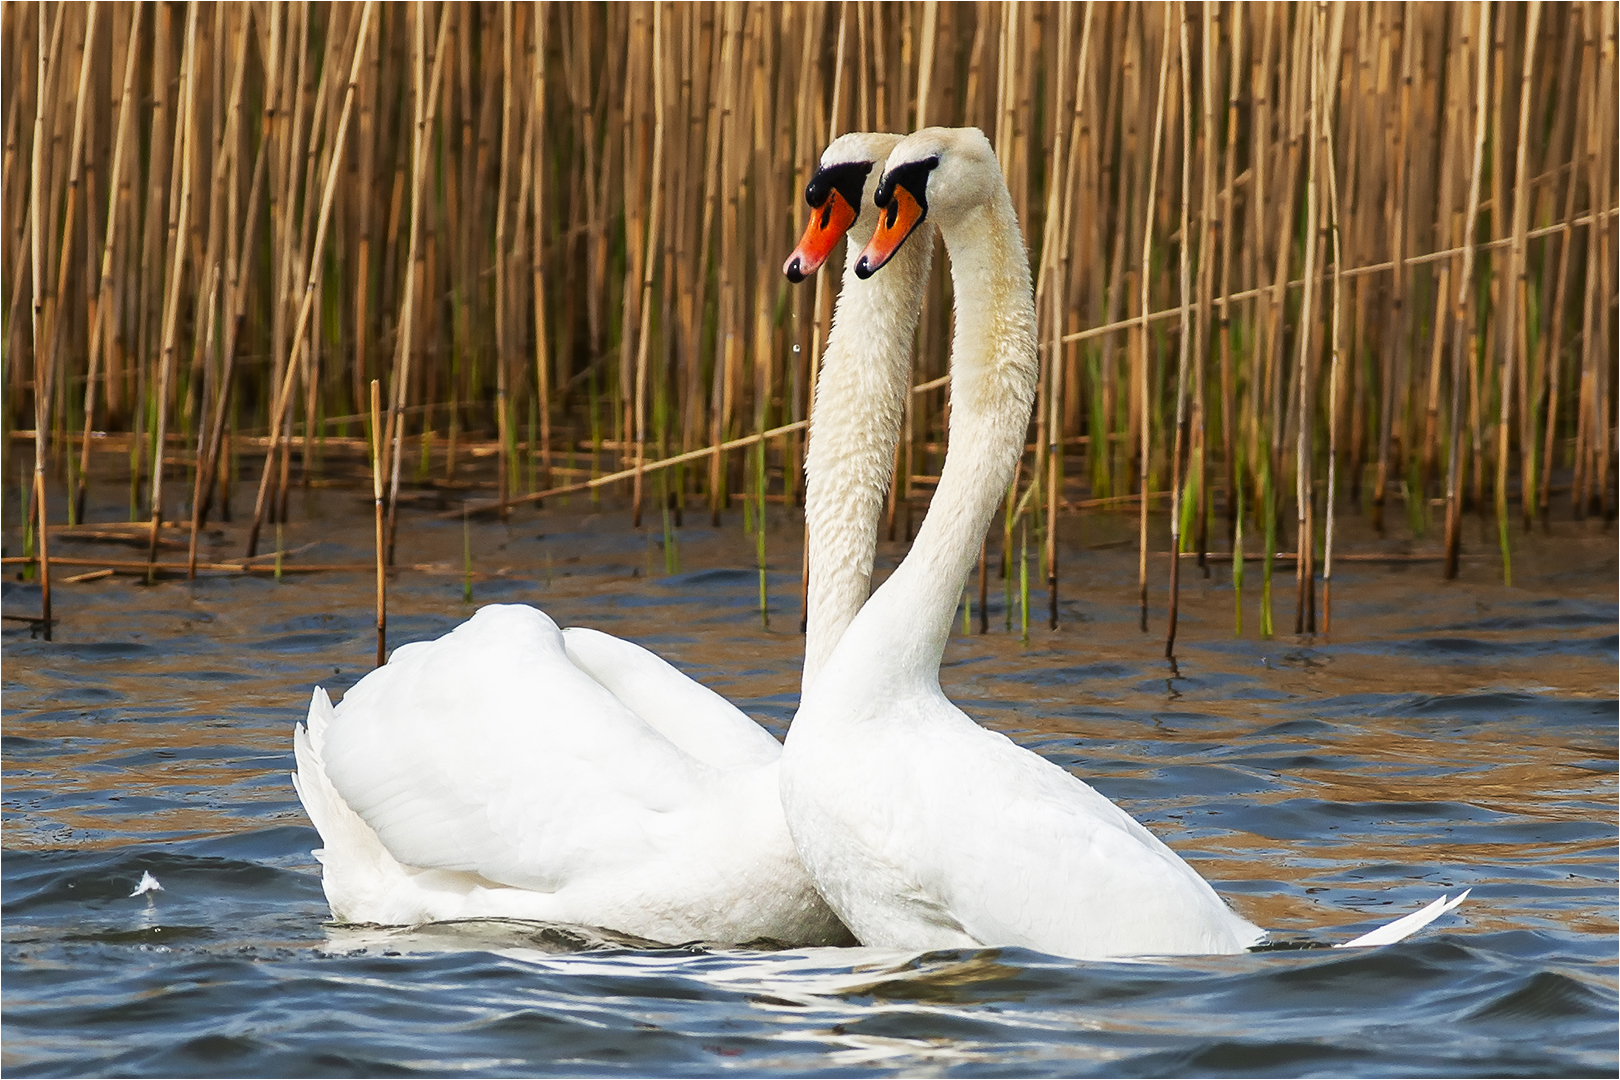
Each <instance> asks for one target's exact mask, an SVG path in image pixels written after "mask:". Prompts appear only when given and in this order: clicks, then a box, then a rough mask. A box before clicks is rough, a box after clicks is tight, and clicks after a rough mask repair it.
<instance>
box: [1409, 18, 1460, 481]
mask: <svg viewBox="0 0 1620 1080" xmlns="http://www.w3.org/2000/svg"><path fill="white" fill-rule="evenodd" d="M1447 62H1448V64H1449V65H1450V68H1451V71H1450V72H1449V74H1448V78H1447V80H1446V83H1447V91H1446V93H1447V100H1446V123H1445V129H1444V131H1445V134H1444V136H1443V137H1444V138H1445V140H1446V141H1445V147H1444V150H1443V151H1442V156H1441V161H1440V180H1439V187H1438V189H1437V191H1436V195H1435V199H1436V203H1437V209H1436V217H1437V221H1436V228H1435V236H1436V239H1437V240H1438V241H1439V242H1440V243H1443V244H1446V245H1447V246H1448V247H1456V246H1458V245H1460V244H1461V243H1462V242H1463V237H1461V236H1459V235H1457V234H1458V232H1459V231H1460V230H1461V229H1463V228H1465V227H1466V225H1465V224H1464V223H1463V222H1462V221H1461V220H1460V219H1459V218H1458V217H1457V215H1456V210H1455V188H1456V177H1457V173H1456V164H1455V163H1456V149H1457V147H1459V146H1460V145H1462V139H1463V134H1464V128H1465V122H1466V118H1465V117H1463V116H1462V115H1461V113H1462V108H1463V104H1462V103H1463V97H1464V94H1466V92H1467V90H1466V80H1467V74H1466V71H1467V67H1466V65H1467V58H1466V56H1465V55H1464V52H1463V50H1455V51H1453V52H1451V53H1450V54H1448V58H1447ZM1459 65H1460V66H1459ZM1459 255H1460V253H1459ZM1451 272H1452V268H1451V263H1450V262H1447V263H1443V264H1441V266H1440V280H1439V285H1438V287H1437V288H1436V289H1435V315H1434V327H1435V333H1434V335H1433V337H1434V340H1433V342H1432V347H1431V349H1430V353H1429V392H1428V394H1429V396H1428V408H1427V410H1426V413H1425V421H1424V428H1423V472H1422V484H1421V487H1420V490H1419V491H1418V492H1416V493H1415V494H1416V497H1417V498H1418V499H1419V500H1426V499H1427V498H1428V493H1429V491H1430V489H1431V488H1432V486H1433V484H1434V473H1435V467H1436V461H1437V455H1438V453H1439V438H1440V382H1441V375H1442V371H1443V368H1442V360H1443V357H1444V351H1445V343H1446V335H1445V333H1444V332H1443V331H1442V329H1441V328H1442V327H1445V326H1446V325H1447V322H1448V320H1447V317H1446V310H1447V306H1448V305H1449V303H1450V299H1449V298H1450V294H1451Z"/></svg>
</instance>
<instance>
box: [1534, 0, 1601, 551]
mask: <svg viewBox="0 0 1620 1080" xmlns="http://www.w3.org/2000/svg"><path fill="white" fill-rule="evenodd" d="M1576 10H1577V11H1578V12H1579V13H1580V22H1581V29H1580V33H1581V37H1582V41H1581V75H1580V78H1579V79H1578V80H1577V82H1576V86H1577V87H1578V88H1579V89H1578V90H1577V93H1576V113H1577V116H1576V121H1575V125H1576V134H1575V146H1574V148H1573V152H1572V154H1571V157H1570V174H1571V175H1570V184H1569V195H1568V202H1567V203H1566V214H1565V219H1566V221H1567V220H1568V218H1569V214H1570V213H1572V212H1573V208H1574V205H1575V190H1576V189H1577V188H1579V187H1580V186H1581V184H1580V172H1581V169H1580V164H1581V163H1582V162H1585V161H1590V160H1591V157H1592V155H1593V153H1594V152H1595V151H1594V149H1593V147H1592V146H1591V142H1592V138H1593V136H1594V134H1595V130H1594V126H1593V124H1592V120H1591V112H1592V108H1593V104H1594V102H1595V99H1596V95H1595V94H1594V93H1593V89H1592V88H1593V86H1594V85H1595V82H1596V70H1595V66H1596V62H1597V35H1596V34H1595V33H1594V32H1593V28H1592V15H1591V12H1590V10H1588V9H1587V8H1586V7H1585V6H1584V5H1583V6H1582V7H1581V8H1578V9H1576ZM1588 172H1589V170H1588ZM1590 198H1591V196H1590V194H1588V200H1589V205H1590ZM1571 239H1572V238H1571V237H1569V236H1567V235H1566V238H1565V241H1564V242H1565V245H1566V246H1569V245H1570V243H1571ZM1591 247H1592V238H1591V235H1590V234H1588V236H1587V248H1588V251H1587V256H1588V272H1590V261H1591ZM1565 265H1567V263H1566V264H1564V265H1561V266H1560V273H1561V278H1560V281H1559V295H1558V301H1557V303H1555V304H1554V307H1553V328H1554V349H1555V350H1556V349H1557V341H1558V339H1559V338H1560V337H1561V336H1562V330H1563V327H1562V316H1563V314H1564V304H1565V296H1564V285H1565V282H1564V280H1563V279H1562V271H1563V269H1564V268H1565ZM1589 284H1590V282H1588V285H1589ZM1582 318H1583V321H1582V324H1581V333H1582V340H1583V343H1584V336H1585V330H1586V325H1587V324H1586V322H1585V309H1584V308H1583V311H1582ZM1555 355H1557V356H1558V360H1559V361H1560V363H1559V364H1558V368H1557V369H1556V370H1557V374H1556V375H1555V377H1554V382H1553V392H1552V398H1551V401H1550V402H1549V404H1548V409H1547V451H1548V454H1547V465H1548V473H1549V474H1550V472H1551V466H1552V451H1553V449H1554V447H1555V446H1556V443H1555V441H1554V437H1553V431H1554V429H1555V420H1556V416H1557V408H1558V397H1559V395H1558V389H1559V383H1560V382H1562V370H1561V369H1562V363H1561V361H1562V356H1561V355H1559V354H1557V353H1556V352H1555ZM1575 359H1576V358H1575V357H1573V356H1572V357H1571V360H1572V361H1575ZM1581 361H1584V349H1583V356H1582V357H1581ZM1584 373H1585V364H1584V362H1579V363H1577V365H1576V368H1575V371H1574V372H1572V373H1571V374H1572V377H1573V378H1574V380H1575V381H1576V387H1573V388H1572V389H1575V390H1576V400H1575V418H1574V425H1575V442H1574V445H1573V447H1572V448H1571V451H1570V455H1569V461H1570V465H1571V467H1572V469H1573V475H1572V477H1571V478H1570V502H1571V510H1572V511H1574V513H1575V516H1576V519H1577V520H1579V519H1580V517H1581V499H1580V486H1581V485H1580V480H1581V466H1582V464H1583V461H1582V455H1581V449H1582V447H1583V446H1584V443H1585V434H1586V431H1585V423H1586V420H1585V418H1586V409H1585V405H1586V399H1585V397H1584V396H1583V395H1584V390H1585V384H1584V382H1583V381H1582V380H1583V379H1584ZM1549 486H1550V485H1549V481H1548V480H1546V479H1544V480H1543V481H1542V494H1541V500H1542V517H1543V519H1544V520H1545V518H1546V516H1547V513H1548V507H1547V498H1548V488H1549Z"/></svg>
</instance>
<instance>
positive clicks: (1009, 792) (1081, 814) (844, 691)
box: [781, 128, 1461, 959]
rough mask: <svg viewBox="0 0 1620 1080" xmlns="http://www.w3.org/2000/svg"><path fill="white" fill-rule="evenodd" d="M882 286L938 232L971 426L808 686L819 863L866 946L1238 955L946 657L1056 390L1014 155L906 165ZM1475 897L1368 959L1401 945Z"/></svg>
mask: <svg viewBox="0 0 1620 1080" xmlns="http://www.w3.org/2000/svg"><path fill="white" fill-rule="evenodd" d="M874 201H875V202H876V204H877V205H878V206H879V207H882V218H881V222H880V225H879V228H878V231H877V233H876V235H875V236H874V238H873V240H872V241H871V243H869V244H868V245H867V247H866V250H865V251H864V252H862V254H861V255H860V256H859V257H858V259H857V262H856V265H855V271H856V273H857V274H858V275H860V276H862V277H867V276H870V275H872V274H874V273H876V272H877V271H878V270H879V269H880V268H881V267H882V266H883V265H884V264H885V262H887V261H889V260H890V259H892V258H894V257H895V253H896V251H897V250H901V248H902V245H903V244H905V241H906V238H907V237H908V236H909V235H910V234H911V233H912V232H913V231H914V230H916V229H917V228H918V226H919V225H920V223H921V222H923V221H924V220H928V219H932V220H933V221H935V222H936V224H937V226H938V228H939V231H940V234H941V235H942V236H943V238H944V240H945V247H946V250H947V252H948V253H949V255H950V258H951V274H952V279H953V282H954V285H955V294H956V297H957V309H956V331H955V340H954V343H953V357H952V371H951V395H952V405H953V408H952V412H951V431H950V448H949V451H948V455H947V459H946V463H945V466H944V469H943V473H942V475H941V477H940V481H939V486H938V488H937V489H936V492H935V495H934V499H933V503H932V505H931V507H930V508H929V512H928V516H927V518H926V520H925V521H924V523H923V526H922V529H921V530H920V531H919V532H918V535H917V539H916V541H915V542H914V543H913V545H912V548H911V552H910V554H908V555H907V557H906V559H905V561H904V562H902V563H901V565H900V566H899V568H898V569H896V570H895V572H894V574H893V575H892V576H891V577H890V578H889V579H888V580H887V581H886V582H884V583H883V585H882V586H881V587H880V588H879V589H878V590H877V591H876V592H875V593H873V595H872V598H871V599H870V600H868V601H867V603H866V605H865V606H864V607H863V608H862V609H861V611H860V613H859V614H858V615H857V616H856V618H855V619H854V621H853V622H852V623H851V624H850V625H849V627H848V629H847V630H846V631H845V632H844V635H843V637H842V638H841V639H840V640H839V641H838V643H837V645H836V647H835V648H834V650H833V653H832V655H831V657H830V658H829V659H828V661H827V664H826V667H825V669H824V670H823V672H822V675H821V677H820V678H819V679H818V680H817V681H816V682H815V683H814V684H812V685H810V686H808V687H807V688H806V691H805V693H804V696H803V699H802V701H801V704H800V707H799V711H798V715H797V716H796V717H795V718H794V720H793V723H792V725H791V727H790V728H789V731H788V737H787V743H786V746H785V747H784V749H783V753H782V759H781V784H782V802H783V808H784V810H785V812H786V815H787V821H788V827H789V829H790V830H791V832H792V834H793V841H794V843H795V845H796V846H797V847H798V850H799V854H800V856H801V858H802V859H803V861H804V865H805V868H806V869H807V870H808V871H809V872H810V875H811V877H812V878H813V879H814V880H815V883H816V886H817V888H818V889H820V891H821V894H822V895H823V896H824V897H825V898H826V899H827V902H828V903H829V904H831V905H832V908H833V910H834V911H836V912H837V913H838V915H839V917H840V918H842V919H843V921H844V924H845V925H846V926H847V927H848V928H849V929H850V930H851V931H853V932H854V934H855V935H856V937H858V938H859V939H860V940H861V942H862V943H863V944H866V945H875V946H886V947H893V948H904V949H937V948H961V947H977V946H980V945H1022V946H1026V947H1029V948H1034V949H1039V950H1041V951H1043V952H1047V953H1053V954H1056V955H1060V956H1068V957H1074V958H1078V959H1092V958H1101V957H1110V956H1123V955H1149V954H1160V955H1163V954H1190V953H1231V952H1240V951H1243V950H1244V949H1246V948H1248V947H1250V946H1252V945H1255V944H1257V943H1259V942H1261V941H1262V940H1263V939H1264V938H1265V932H1264V931H1262V930H1261V929H1260V928H1259V927H1257V926H1255V925H1254V924H1253V923H1250V922H1249V921H1248V920H1246V919H1244V918H1242V917H1240V916H1239V915H1237V914H1236V913H1235V912H1233V911H1232V910H1231V909H1230V908H1229V907H1227V905H1226V904H1225V903H1224V902H1223V901H1222V900H1221V898H1220V897H1219V896H1218V895H1216V893H1215V890H1214V889H1212V888H1211V887H1210V886H1209V884H1208V883H1207V882H1205V881H1204V880H1203V879H1202V878H1201V877H1199V876H1198V874H1197V872H1196V871H1194V870H1193V869H1192V867H1190V866H1188V865H1187V863H1186V862H1184V861H1183V860H1182V859H1181V857H1180V856H1178V855H1177V854H1176V853H1175V852H1174V851H1172V850H1171V849H1170V848H1169V847H1167V846H1166V845H1165V844H1164V843H1162V842H1161V841H1160V840H1159V839H1158V838H1157V837H1155V836H1154V835H1153V834H1152V833H1150V832H1148V830H1147V829H1145V828H1143V827H1142V826H1141V825H1140V824H1139V823H1137V822H1136V821H1135V820H1134V819H1132V818H1131V817H1130V816H1129V815H1128V814H1126V813H1125V812H1124V811H1122V810H1120V809H1119V808H1118V807H1117V806H1115V805H1114V804H1113V803H1112V802H1110V801H1109V800H1108V799H1106V798H1104V797H1103V796H1102V795H1100V794H1098V793H1097V792H1096V791H1094V790H1093V789H1092V788H1091V787H1089V786H1088V785H1086V784H1085V783H1083V782H1081V781H1080V780H1078V779H1076V778H1075V777H1073V776H1071V775H1069V774H1068V773H1067V772H1065V771H1064V770H1063V769H1062V768H1060V767H1058V766H1057V765H1055V764H1053V763H1051V762H1049V761H1047V760H1045V759H1044V758H1042V757H1040V756H1039V755H1037V754H1034V753H1031V752H1030V751H1027V750H1024V749H1022V748H1021V747H1019V746H1018V745H1016V744H1015V743H1013V742H1012V741H1011V740H1010V739H1008V738H1006V737H1005V736H1003V735H999V734H996V733H994V732H991V731H988V730H986V729H984V728H981V727H980V726H979V725H977V724H976V723H974V722H973V721H972V720H971V719H969V718H968V717H967V715H966V714H964V713H963V712H962V711H961V710H960V709H958V708H956V707H955V706H954V705H952V704H951V703H950V701H949V700H947V699H946V697H945V696H944V694H943V693H942V692H941V690H940V686H939V663H940V658H941V656H942V654H943V652H944V647H945V641H946V638H947V636H948V635H949V633H950V627H951V623H952V621H953V614H954V612H955V609H956V604H957V601H958V598H959V597H960V595H961V592H962V588H963V586H964V584H965V583H966V580H967V576H968V572H969V569H970V567H971V566H972V565H973V564H974V563H975V561H976V559H977V555H978V551H979V544H980V541H981V539H982V538H983V536H984V534H985V529H986V527H987V526H988V524H989V521H990V517H991V514H992V513H993V512H994V510H995V508H996V506H997V504H998V502H999V501H1000V499H1001V496H1002V493H1003V492H1004V491H1006V489H1007V485H1008V483H1009V482H1010V481H1011V479H1012V474H1013V470H1014V468H1015V466H1016V463H1017V461H1018V459H1019V457H1020V455H1021V454H1022V453H1023V446H1024V438H1025V433H1026V429H1027V425H1028V421H1029V415H1030V409H1031V405H1032V402H1033V398H1034V393H1035V380H1036V374H1037V365H1036V353H1035V317H1034V304H1033V299H1032V297H1031V293H1030V281H1029V267H1028V262H1027V257H1026V255H1025V252H1024V246H1023V240H1022V237H1021V235H1020V233H1019V229H1018V222H1017V219H1016V217H1015V215H1014V213H1013V208H1012V200H1011V198H1010V197H1009V195H1008V192H1007V187H1006V185H1005V183H1004V182H1003V181H1002V176H1001V170H1000V167H999V166H998V165H997V163H996V158H995V154H994V151H993V150H992V149H991V147H990V144H989V142H988V140H986V139H985V137H984V134H983V133H982V132H980V131H979V130H978V129H976V128H964V129H944V128H928V129H925V130H922V131H919V132H917V133H915V134H913V135H910V136H908V137H907V138H906V139H905V140H904V141H902V142H901V143H900V144H899V145H898V146H897V147H896V148H895V149H894V151H893V152H892V153H891V154H890V155H889V158H888V161H887V164H886V166H885V170H884V175H883V179H882V182H881V184H880V186H879V188H878V191H877V193H876V196H875V200H874ZM1460 901H1461V898H1460V897H1459V898H1458V900H1457V901H1437V902H1436V903H1435V904H1433V905H1431V906H1430V908H1429V909H1426V910H1425V911H1424V912H1419V913H1416V914H1414V915H1412V916H1408V917H1407V918H1405V919H1403V920H1399V921H1398V922H1397V923H1396V924H1392V925H1390V926H1387V927H1384V928H1381V929H1380V930H1375V931H1373V933H1372V934H1369V935H1365V936H1364V937H1363V938H1361V939H1358V940H1357V941H1356V942H1352V943H1351V944H1380V943H1383V942H1385V941H1388V940H1397V939H1398V938H1399V937H1401V936H1404V935H1405V934H1407V933H1411V932H1413V931H1415V930H1416V929H1417V928H1418V927H1419V926H1421V925H1423V924H1424V923H1426V922H1428V921H1430V920H1432V919H1433V918H1435V917H1437V916H1438V915H1439V914H1441V912H1442V910H1449V906H1454V905H1455V903H1458V902H1460Z"/></svg>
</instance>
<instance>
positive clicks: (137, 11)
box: [73, 3, 141, 521]
mask: <svg viewBox="0 0 1620 1080" xmlns="http://www.w3.org/2000/svg"><path fill="white" fill-rule="evenodd" d="M140 21H141V5H140V4H139V3H137V4H135V5H134V7H133V10H132V11H131V13H130V17H129V45H128V47H127V48H126V49H125V59H124V84H123V93H122V94H121V95H120V96H119V99H118V131H117V134H115V135H114V136H113V159H112V169H111V171H109V172H108V174H107V235H106V237H105V238H104V240H103V242H102V249H101V280H100V285H99V287H98V290H97V296H96V301H95V306H94V307H93V308H92V309H91V310H92V315H91V325H92V328H91V334H90V348H89V352H88V365H89V367H88V369H87V372H86V375H85V380H84V441H83V443H82V444H81V446H80V450H79V475H78V484H77V490H76V491H75V492H74V495H73V498H74V501H75V502H76V504H77V506H78V513H77V515H76V517H77V518H78V519H79V520H81V521H82V520H83V519H84V506H85V496H86V491H87V488H88V483H89V482H88V480H87V477H88V476H89V472H90V428H91V424H92V422H93V420H94V419H95V415H96V387H97V386H99V385H100V382H99V380H98V379H97V377H96V375H97V373H96V365H97V362H98V361H100V359H101V355H102V348H101V344H102V334H103V331H104V328H105V327H106V325H107V324H108V323H109V322H110V321H112V319H113V318H114V317H115V316H114V314H113V311H112V275H113V253H114V251H116V250H117V245H118V221H119V218H120V217H121V216H122V215H120V214H119V212H118V203H119V191H120V186H121V185H122V183H123V176H124V169H125V165H124V154H125V150H126V149H128V148H129V143H130V139H131V138H133V134H132V132H133V131H134V125H133V124H131V123H130V120H131V116H132V114H133V113H134V109H133V108H131V105H132V103H133V99H134V92H135V60H136V57H137V56H139V55H140V48H139V40H140V39H139V34H138V31H139V28H140ZM132 164H133V162H132Z"/></svg>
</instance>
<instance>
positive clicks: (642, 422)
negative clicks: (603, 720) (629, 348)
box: [633, 0, 764, 528]
mask: <svg viewBox="0 0 1620 1080" xmlns="http://www.w3.org/2000/svg"><path fill="white" fill-rule="evenodd" d="M652 49H653V58H652V69H653V106H654V117H655V119H654V121H653V154H652V171H651V173H650V175H649V179H648V191H647V197H648V201H650V202H651V203H652V207H651V209H650V210H649V211H648V215H647V234H646V238H645V245H646V255H645V256H644V258H643V259H642V278H641V328H640V331H639V332H638V333H637V335H636V391H635V433H636V464H635V469H636V471H635V477H634V484H635V491H634V495H633V500H634V505H635V511H634V515H635V518H634V525H635V527H636V528H640V527H641V487H642V474H643V470H642V465H643V464H644V463H645V462H646V459H647V348H648V341H649V339H650V338H651V337H652V289H653V274H654V271H655V269H656V266H655V259H654V256H655V254H656V245H657V243H658V236H659V233H658V224H659V223H658V216H659V213H660V211H661V210H662V207H663V199H662V195H663V181H662V177H663V169H664V21H663V4H662V3H661V0H653V33H652ZM763 509H764V508H763V506H761V512H763Z"/></svg>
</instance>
